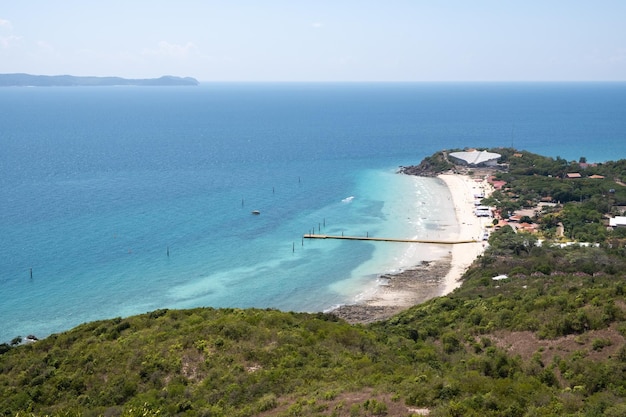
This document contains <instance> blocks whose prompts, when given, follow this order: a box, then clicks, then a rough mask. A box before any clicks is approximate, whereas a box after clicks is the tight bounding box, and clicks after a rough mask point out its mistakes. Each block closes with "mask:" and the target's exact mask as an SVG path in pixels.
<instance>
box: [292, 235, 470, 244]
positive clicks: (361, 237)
mask: <svg viewBox="0 0 626 417" xmlns="http://www.w3.org/2000/svg"><path fill="white" fill-rule="evenodd" d="M304 238H305V239H344V240H372V241H376V242H401V243H435V244H441V245H456V244H457V243H476V242H478V241H477V240H474V239H472V240H429V239H394V238H389V237H370V236H335V235H319V234H311V233H306V234H305V235H304Z"/></svg>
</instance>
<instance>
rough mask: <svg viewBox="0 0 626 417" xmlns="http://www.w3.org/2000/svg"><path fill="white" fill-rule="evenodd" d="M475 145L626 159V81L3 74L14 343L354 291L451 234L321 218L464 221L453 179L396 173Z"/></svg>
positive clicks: (8, 286)
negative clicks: (22, 80) (38, 81)
mask: <svg viewBox="0 0 626 417" xmlns="http://www.w3.org/2000/svg"><path fill="white" fill-rule="evenodd" d="M466 146H469V147H496V146H507V147H508V146H514V147H516V148H518V149H525V150H529V151H532V152H537V153H541V154H544V155H548V156H555V157H556V156H560V157H563V158H566V159H570V160H578V158H580V157H581V156H584V157H586V158H587V160H588V161H604V160H608V159H621V158H625V157H626V84H624V83H610V84H203V85H201V86H199V87H197V88H191V87H185V88H178V87H171V88H159V87H151V88H132V87H118V88H109V87H102V88H88V87H85V88H3V89H0V317H2V324H1V325H0V342H2V341H8V340H10V339H12V338H13V337H15V336H17V335H22V336H25V335H27V334H35V335H36V336H38V337H44V336H47V335H49V334H51V333H54V332H59V331H63V330H66V329H69V328H71V327H73V326H75V325H77V324H80V323H83V322H85V321H90V320H96V319H102V318H110V317H116V316H127V315H131V314H136V313H142V312H146V311H150V310H154V309H157V308H165V307H167V308H185V307H194V306H212V307H227V306H228V307H250V306H254V307H275V308H280V309H284V310H298V311H322V310H326V309H329V308H331V307H332V306H335V305H338V304H342V303H349V302H352V301H353V300H354V299H355V298H356V297H358V296H359V294H361V293H362V292H363V291H366V290H367V288H371V287H372V286H374V285H375V284H376V277H377V276H378V275H379V274H381V273H386V272H390V271H394V270H397V269H402V268H406V267H409V266H411V265H413V264H415V263H417V262H419V261H420V260H425V259H432V258H436V257H438V256H442V255H443V254H445V252H446V249H445V248H441V247H436V246H432V247H417V246H416V245H413V246H410V245H403V244H373V243H367V242H343V241H329V240H325V241H304V240H303V239H302V235H303V234H304V233H308V232H312V231H315V232H321V233H327V234H341V233H345V234H350V235H366V234H369V235H372V236H374V235H377V236H390V237H416V236H421V237H422V236H430V237H436V236H441V235H442V234H446V233H447V234H449V233H454V231H455V224H454V223H455V222H454V213H453V211H452V208H451V207H450V206H449V193H448V192H447V189H446V188H445V187H443V185H442V184H441V183H439V182H438V181H437V180H433V179H416V178H409V177H404V176H400V175H397V174H395V171H396V169H397V167H398V166H399V165H409V164H416V163H418V162H419V161H420V160H421V159H422V158H423V157H425V156H427V155H430V154H432V153H433V152H435V151H437V150H440V149H445V148H462V147H466ZM350 197H352V198H350ZM252 210H259V211H260V212H261V214H260V215H257V216H255V215H252V214H251V211H252Z"/></svg>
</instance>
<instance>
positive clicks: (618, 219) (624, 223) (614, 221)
mask: <svg viewBox="0 0 626 417" xmlns="http://www.w3.org/2000/svg"><path fill="white" fill-rule="evenodd" d="M609 226H611V227H626V216H615V217H613V218H611V219H609Z"/></svg>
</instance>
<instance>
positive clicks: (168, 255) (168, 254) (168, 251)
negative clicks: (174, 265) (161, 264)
mask: <svg viewBox="0 0 626 417" xmlns="http://www.w3.org/2000/svg"><path fill="white" fill-rule="evenodd" d="M167 257H168V258H169V257H170V247H169V246H168V247H167Z"/></svg>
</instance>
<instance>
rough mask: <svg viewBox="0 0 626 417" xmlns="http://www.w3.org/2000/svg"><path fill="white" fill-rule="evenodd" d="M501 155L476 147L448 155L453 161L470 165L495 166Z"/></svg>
mask: <svg viewBox="0 0 626 417" xmlns="http://www.w3.org/2000/svg"><path fill="white" fill-rule="evenodd" d="M501 156H502V155H500V154H499V153H493V152H487V151H477V150H476V149H473V150H471V151H466V152H452V153H451V154H450V155H449V157H450V158H452V159H453V160H454V162H456V163H458V164H461V165H467V166H470V167H482V166H496V165H498V159H500V157H501Z"/></svg>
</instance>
